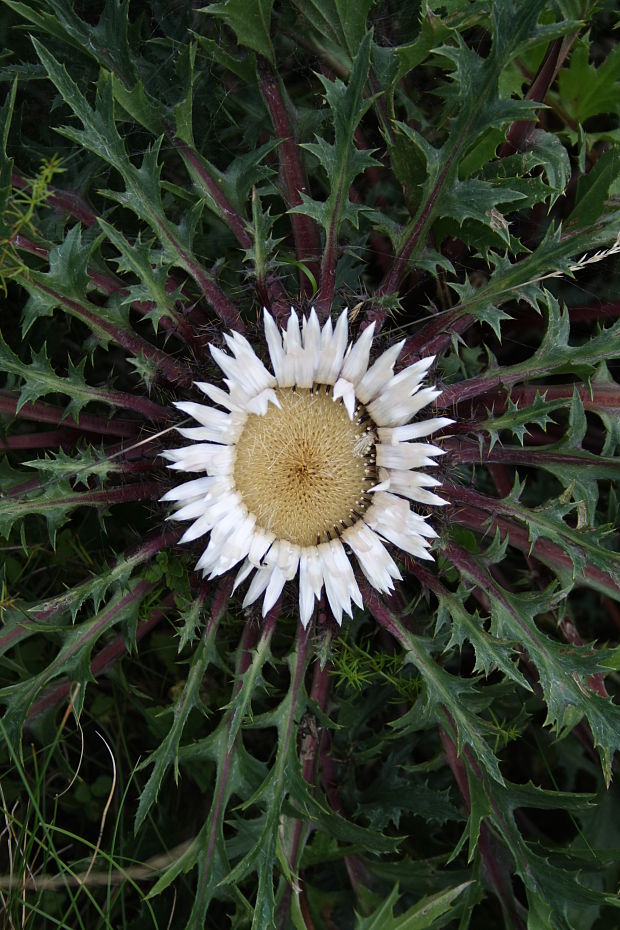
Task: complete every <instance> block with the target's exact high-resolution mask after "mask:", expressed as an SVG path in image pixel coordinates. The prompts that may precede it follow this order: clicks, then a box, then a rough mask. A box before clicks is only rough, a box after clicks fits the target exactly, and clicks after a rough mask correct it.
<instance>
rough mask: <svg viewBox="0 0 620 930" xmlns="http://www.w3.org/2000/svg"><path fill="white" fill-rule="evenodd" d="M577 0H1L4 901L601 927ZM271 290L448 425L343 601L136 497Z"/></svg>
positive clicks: (598, 418) (603, 741)
mask: <svg viewBox="0 0 620 930" xmlns="http://www.w3.org/2000/svg"><path fill="white" fill-rule="evenodd" d="M611 14H612V7H611V4H607V5H605V4H599V5H596V8H595V6H593V5H592V4H590V3H587V2H574V3H567V2H560V0H558V2H554V3H552V2H544V0H523V2H516V0H515V2H511V0H496V2H494V3H487V2H481V0H472V2H468V3H465V2H463V0H459V2H456V3H455V2H443V3H434V2H429V3H425V4H406V3H403V2H401V0H394V2H390V0H381V2H374V3H373V2H372V0H364V2H360V3H358V4H345V3H342V2H340V0H313V2H301V0H285V2H282V3H280V4H274V3H273V0H243V2H241V0H223V2H218V3H212V4H210V5H209V6H206V7H204V8H202V9H198V8H194V9H191V8H190V5H186V4H164V3H160V2H157V0H152V2H148V0H144V2H138V0H136V2H128V0H106V2H105V3H103V2H97V3H94V4H80V3H78V4H71V3H69V2H68V0H27V2H17V0H5V2H4V4H3V7H2V10H1V11H0V23H1V26H2V35H3V38H4V52H3V57H2V62H1V64H2V69H1V71H0V74H1V76H2V79H3V101H4V102H3V107H2V124H1V125H2V137H1V142H2V154H1V161H0V216H1V230H0V236H1V237H2V245H1V265H0V271H1V273H2V281H3V284H4V299H3V305H2V310H1V322H2V336H1V341H0V364H1V367H2V370H3V373H4V382H3V385H2V389H1V390H0V417H1V419H0V423H1V425H2V438H1V440H0V442H1V446H2V450H3V463H2V466H1V468H2V471H1V479H0V480H1V485H2V493H1V497H0V532H1V533H2V536H3V539H4V542H3V544H2V552H3V560H2V563H3V564H2V571H3V587H2V600H1V602H0V604H1V611H2V620H3V627H2V632H1V635H0V647H1V649H2V654H3V657H4V658H3V671H2V678H3V681H2V687H1V690H0V700H1V701H2V705H3V707H4V717H3V720H2V734H3V746H2V766H3V770H4V774H3V779H2V806H3V809H4V824H5V829H4V831H3V839H2V842H3V859H2V862H3V867H2V869H3V875H2V876H0V879H1V880H0V886H1V887H0V891H1V893H2V896H3V905H4V907H5V910H6V914H7V915H8V918H7V919H8V920H9V926H10V925H13V926H16V925H17V924H19V925H20V926H24V927H32V926H36V927H37V928H47V927H50V928H51V927H58V926H72V927H88V928H91V927H110V928H111V927H114V928H119V927H121V926H122V927H128V928H129V927H131V928H147V927H158V928H164V927H175V928H176V927H178V928H184V927H188V928H190V927H192V928H198V927H200V928H203V927H218V928H222V927H228V926H230V927H235V928H238V927H239V928H241V927H253V928H255V930H264V928H269V927H278V928H286V927H294V928H297V930H300V928H307V930H310V928H317V930H318V928H325V930H328V928H334V927H338V928H347V927H351V928H355V930H370V928H377V930H379V928H380V930H396V928H403V930H404V928H405V927H407V928H410V930H412V928H427V927H443V926H448V925H449V926H454V927H459V928H461V930H464V928H469V927H471V928H472V930H473V928H478V927H489V926H497V927H499V926H504V927H506V928H511V930H517V928H518V930H522V928H526V927H527V928H529V930H535V928H543V927H544V928H554V930H569V928H575V930H577V928H579V930H590V928H592V930H596V928H601V927H609V926H612V925H613V923H614V922H616V921H617V920H618V916H617V910H616V905H617V903H618V902H617V898H616V897H615V891H616V885H617V880H618V857H617V852H616V850H617V848H618V840H619V837H618V831H619V827H618V818H617V817H616V818H615V819H614V816H613V812H614V810H616V813H617V802H615V801H614V797H615V796H614V788H613V780H612V776H613V773H614V752H615V750H616V749H617V748H618V742H619V733H620V713H619V711H618V707H617V704H615V703H614V701H613V694H614V689H615V688H616V686H617V669H618V664H619V662H618V651H617V648H616V647H615V643H616V642H617V631H618V624H619V623H620V610H619V608H618V605H617V602H618V599H619V597H620V586H619V577H620V572H619V562H618V555H617V552H616V550H615V548H614V535H613V526H614V524H615V522H616V494H615V489H614V480H615V478H616V475H617V470H618V465H617V458H616V453H617V445H618V442H619V441H620V433H619V425H618V416H619V410H620V387H619V386H618V382H617V380H616V378H617V371H618V368H617V360H618V355H619V347H620V328H619V327H620V323H618V322H617V317H618V314H619V310H620V305H619V304H618V300H617V292H618V288H617V285H618V273H617V266H616V265H615V264H614V258H613V256H614V254H615V253H617V251H618V245H617V234H618V216H619V214H618V209H617V201H616V199H615V197H616V195H617V172H616V165H617V161H616V159H617V155H616V154H615V153H616V149H615V147H614V146H615V141H616V132H617V130H616V127H615V125H614V123H613V113H614V112H616V110H617V104H618V91H617V84H615V83H614V82H615V78H616V76H617V72H618V60H619V59H618V54H617V48H616V49H613V48H612V47H611V46H610V44H609V42H610V40H609V35H610V23H611V19H612V15H611ZM291 305H294V306H296V307H298V308H299V309H300V310H301V311H302V312H303V311H305V310H307V309H308V308H309V307H310V306H315V307H316V309H317V312H318V313H319V315H321V316H322V317H323V318H324V317H325V315H326V314H327V313H328V312H330V311H331V310H332V309H333V310H334V311H335V312H336V313H337V312H338V311H339V310H341V309H342V308H343V307H345V306H348V307H349V308H350V315H351V318H352V319H353V320H356V321H357V324H358V325H359V324H361V323H363V322H365V321H369V320H374V321H375V322H376V328H377V331H378V332H379V333H380V335H379V337H378V342H379V345H381V343H382V341H385V344H386V345H387V344H389V342H390V341H393V340H394V338H405V339H406V343H405V349H404V354H403V364H406V363H410V362H411V361H412V360H414V359H416V358H418V357H422V356H427V355H435V356H436V357H437V361H436V370H435V372H434V378H435V380H436V381H437V382H438V384H439V385H440V386H441V387H442V389H443V393H442V395H441V397H440V398H439V400H438V403H437V407H438V409H439V412H440V414H441V415H447V416H450V417H452V418H454V419H455V421H456V423H455V425H454V426H453V427H452V428H451V429H450V431H449V434H448V433H446V436H445V438H444V439H443V442H442V444H443V449H444V451H445V452H446V455H444V457H443V458H442V460H441V465H440V468H439V469H438V471H439V472H440V473H441V474H440V476H441V479H442V490H441V494H442V496H443V497H445V498H446V499H447V500H448V501H449V506H448V507H447V508H444V510H443V511H442V512H441V517H435V519H434V525H435V527H436V529H437V530H438V532H439V539H438V540H437V541H436V543H435V545H434V550H433V551H434V555H435V562H434V563H433V564H430V563H425V564H423V565H422V564H420V563H419V562H415V561H413V560H408V559H407V558H406V557H399V560H398V561H399V566H400V568H401V572H402V574H403V581H402V582H401V583H399V585H398V587H397V590H396V592H395V593H394V594H393V595H392V596H391V597H389V598H382V597H379V596H378V595H376V593H373V592H372V591H369V590H367V589H366V590H365V591H364V597H365V602H366V609H365V610H363V611H357V612H356V614H355V616H354V619H353V620H352V621H351V622H349V623H347V624H346V626H345V627H344V628H343V629H342V631H340V630H337V629H336V628H335V627H334V625H333V623H332V621H331V619H330V616H329V611H328V609H327V608H325V607H324V608H323V609H321V610H320V611H319V615H318V619H317V620H316V621H315V622H314V623H313V624H312V625H311V626H310V627H309V629H308V630H307V631H304V630H303V629H302V627H301V626H300V624H299V622H298V619H297V616H296V598H295V596H288V595H287V594H286V592H285V596H284V597H283V598H282V599H281V600H280V602H279V603H278V604H276V606H275V607H274V608H273V610H272V611H270V612H269V614H268V616H267V617H266V619H265V620H264V621H263V620H262V619H261V618H260V616H259V615H258V613H257V612H255V611H254V610H249V611H242V610H241V607H240V600H239V599H238V598H237V595H236V594H233V593H232V591H231V588H232V581H231V579H230V577H228V576H225V577H224V578H223V579H215V580H213V581H211V582H209V581H203V580H202V579H201V578H200V577H199V576H198V575H197V574H195V573H194V571H193V565H194V563H195V558H196V552H192V551H191V547H189V549H188V548H187V547H185V548H180V547H178V546H177V545H176V543H177V540H178V538H179V535H180V531H177V528H176V526H175V525H174V524H170V523H167V522H166V520H165V517H166V511H165V510H164V509H163V507H162V505H160V504H158V503H157V500H158V498H159V497H160V496H161V495H162V494H163V493H164V492H165V491H166V490H167V489H168V488H169V487H170V478H169V473H167V472H166V469H165V467H164V463H163V461H162V460H161V459H160V458H159V457H158V453H159V452H160V451H161V450H162V449H165V448H167V447H169V445H170V430H172V429H174V427H175V425H178V423H179V422H180V420H179V415H178V412H177V411H176V409H175V408H174V407H173V406H172V402H173V401H174V400H178V399H191V398H193V397H194V394H195V389H194V388H193V387H192V383H193V381H194V380H205V378H207V377H208V376H210V374H211V375H212V374H213V370H212V369H213V363H212V362H211V360H210V355H209V352H208V345H209V343H214V344H216V345H221V344H222V341H223V333H224V332H225V331H228V330H229V329H231V328H232V329H236V330H237V331H239V332H245V333H246V335H247V336H248V337H249V338H250V339H253V337H254V335H255V334H256V332H257V326H258V323H259V322H260V311H261V308H262V307H263V306H267V307H268V308H269V309H270V310H271V312H272V313H273V314H274V316H275V317H276V318H277V319H279V320H281V321H282V320H284V319H285V317H286V316H287V315H288V312H289V308H290V306H291ZM362 582H363V579H360V584H362ZM96 734H99V736H100V737H101V739H99V738H98V737H97V735H96ZM614 804H616V807H614ZM11 922H12V924H11Z"/></svg>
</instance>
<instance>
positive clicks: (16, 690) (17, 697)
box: [0, 581, 151, 742]
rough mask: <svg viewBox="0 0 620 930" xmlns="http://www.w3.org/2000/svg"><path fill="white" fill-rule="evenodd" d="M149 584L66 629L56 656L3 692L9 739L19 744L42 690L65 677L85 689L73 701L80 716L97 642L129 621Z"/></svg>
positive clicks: (140, 583) (138, 584)
mask: <svg viewBox="0 0 620 930" xmlns="http://www.w3.org/2000/svg"><path fill="white" fill-rule="evenodd" d="M150 588H151V585H150V584H149V583H148V582H144V581H138V582H133V583H132V584H131V585H130V591H129V592H128V593H126V594H118V595H116V596H115V597H114V598H113V599H112V600H111V601H110V603H109V604H108V605H107V606H106V607H105V608H104V609H103V610H102V611H101V612H100V613H98V614H95V616H93V617H92V618H91V619H90V620H86V621H85V622H84V623H80V624H78V625H76V626H73V627H70V628H68V629H66V630H64V631H63V632H62V633H61V634H60V635H61V646H60V649H59V650H58V653H57V655H56V657H55V658H54V659H53V660H52V662H50V663H49V664H48V665H47V667H46V668H45V669H44V670H43V671H42V672H40V673H39V674H38V675H34V676H33V677H31V678H26V679H25V680H23V681H19V682H17V683H16V684H13V685H8V686H7V687H5V688H2V689H1V690H0V702H2V703H3V704H5V705H6V713H5V717H4V723H5V727H6V730H7V733H8V734H9V736H10V737H11V738H12V739H13V740H14V741H15V742H19V740H20V739H21V736H20V733H21V728H22V726H23V723H24V721H25V719H26V715H27V713H28V710H29V708H30V706H31V705H32V703H33V701H34V700H35V699H36V698H37V696H38V695H39V694H40V692H41V691H42V689H43V688H44V687H45V686H46V685H47V684H49V683H50V682H51V681H53V680H54V679H56V678H58V677H59V676H61V675H63V676H65V677H67V678H69V679H71V680H73V681H75V682H79V683H80V685H81V686H82V687H81V688H80V691H79V695H78V696H77V697H76V700H75V702H74V708H75V712H76V713H77V714H78V715H79V713H80V710H81V708H82V706H83V703H84V691H85V686H86V684H87V682H88V681H89V680H90V677H91V675H90V657H91V653H92V650H93V648H94V647H95V644H96V643H97V641H98V640H99V639H100V638H101V637H102V636H103V635H104V634H105V633H106V632H107V631H108V630H109V629H111V628H112V627H114V626H116V625H117V624H118V623H121V622H125V623H127V622H129V621H130V620H131V619H132V618H133V617H134V616H135V615H136V614H137V611H138V609H139V607H140V602H141V600H142V598H143V597H144V596H145V595H146V593H147V592H148V590H150Z"/></svg>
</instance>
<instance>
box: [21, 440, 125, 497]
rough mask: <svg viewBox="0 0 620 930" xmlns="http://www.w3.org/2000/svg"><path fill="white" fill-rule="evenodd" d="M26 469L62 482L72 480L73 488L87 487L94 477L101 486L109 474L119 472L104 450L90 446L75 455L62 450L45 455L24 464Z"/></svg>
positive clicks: (118, 466) (116, 465)
mask: <svg viewBox="0 0 620 930" xmlns="http://www.w3.org/2000/svg"><path fill="white" fill-rule="evenodd" d="M24 465H26V466H28V468H33V469H35V470H36V471H39V472H42V473H43V475H44V476H45V477H47V476H48V475H49V476H51V477H53V478H57V479H58V480H62V479H63V478H69V479H72V481H73V483H74V484H75V486H79V485H80V484H82V485H84V487H88V486H89V479H90V478H92V477H93V476H96V478H97V483H98V484H100V485H103V484H104V482H105V479H106V478H107V476H108V475H109V474H111V473H112V472H115V471H119V469H120V465H119V464H118V463H117V462H115V461H112V460H111V459H109V458H108V456H107V455H106V453H105V451H104V450H99V451H98V450H96V449H94V448H93V447H92V446H88V447H87V448H85V449H81V450H80V451H79V452H78V453H77V454H76V455H68V454H67V453H66V452H63V451H62V449H61V450H59V451H58V452H51V453H49V454H48V453H46V454H45V455H44V456H43V457H42V458H38V459H32V460H31V461H29V462H24Z"/></svg>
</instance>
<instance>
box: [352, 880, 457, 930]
mask: <svg viewBox="0 0 620 930" xmlns="http://www.w3.org/2000/svg"><path fill="white" fill-rule="evenodd" d="M470 885H471V882H463V884H462V885H456V886H455V887H453V888H446V889H444V890H443V891H439V892H437V894H434V895H428V896H427V897H424V898H422V899H421V900H420V901H418V902H417V904H414V905H413V907H410V908H408V909H407V910H406V911H405V912H404V913H401V914H399V915H398V917H395V916H394V905H395V904H396V903H397V901H398V885H397V886H396V887H395V888H393V889H392V892H391V894H390V896H389V897H388V898H386V900H385V901H384V902H383V904H382V905H381V906H380V907H379V908H378V909H377V910H376V911H375V912H374V914H372V915H371V916H370V917H364V918H362V917H359V916H358V918H357V921H356V923H355V930H428V928H430V927H441V926H444V924H445V915H446V913H448V912H450V911H452V910H453V908H452V903H453V902H454V901H455V900H456V899H457V898H458V897H459V895H461V894H462V893H463V892H464V891H465V889H466V888H469V887H470Z"/></svg>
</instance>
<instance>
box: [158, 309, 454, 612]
mask: <svg viewBox="0 0 620 930" xmlns="http://www.w3.org/2000/svg"><path fill="white" fill-rule="evenodd" d="M264 315H265V336H266V339H267V346H268V349H269V355H270V358H271V364H272V367H273V374H272V373H271V372H270V371H269V370H268V369H267V368H266V367H265V366H264V365H263V363H262V362H261V361H260V359H259V358H258V357H257V355H256V354H255V352H254V350H253V349H252V347H251V345H250V344H249V342H248V341H247V339H245V338H244V337H243V336H241V335H239V333H236V332H233V333H231V334H230V335H226V336H225V337H224V338H225V340H226V343H227V346H228V348H229V349H230V351H231V352H232V355H227V354H226V353H225V352H223V351H222V350H221V349H218V348H215V347H214V346H211V347H210V348H211V354H212V356H213V358H214V360H215V361H216V362H217V364H218V365H219V366H220V368H221V369H222V371H223V372H224V375H225V378H224V382H225V384H226V385H227V387H228V392H226V391H224V390H223V389H222V388H219V387H216V386H215V385H213V384H206V383H197V387H198V388H199V389H200V390H201V391H203V392H204V393H205V394H206V395H207V397H208V398H209V399H210V401H212V402H213V403H214V404H217V405H218V407H214V406H210V405H206V404H197V403H189V402H180V403H177V404H176V406H177V407H178V408H179V409H180V410H182V411H183V412H184V413H187V414H189V415H190V416H192V417H193V418H194V419H195V420H196V421H197V422H198V423H199V424H200V425H199V426H195V427H191V428H189V429H179V432H180V433H181V435H182V436H184V437H185V438H186V439H191V440H193V441H192V443H190V445H187V446H184V447H183V448H181V449H172V450H170V451H169V452H165V453H163V455H164V457H165V458H167V459H168V460H169V461H171V462H172V464H171V465H169V468H172V469H174V470H178V471H184V472H203V473H206V475H205V477H201V478H197V479H195V480H193V481H189V482H187V483H185V484H182V485H180V486H179V487H177V488H174V489H173V490H171V491H168V493H167V494H165V495H164V497H163V498H162V500H165V501H176V502H177V509H176V511H175V512H174V513H173V514H172V517H171V518H172V519H175V520H191V521H192V523H191V525H190V526H189V528H188V529H187V531H186V532H185V534H184V535H183V536H182V538H181V542H189V541H191V540H194V539H198V538H199V537H201V536H204V535H205V534H207V533H210V537H209V542H208V545H207V547H206V548H205V550H204V552H203V553H202V555H201V557H200V559H199V560H198V563H197V565H196V568H197V569H201V570H202V572H203V575H208V576H209V578H213V577H215V576H216V575H221V574H222V573H224V572H227V571H228V570H229V569H230V568H232V567H233V566H234V565H236V564H237V563H238V562H242V565H241V567H240V569H239V572H238V574H237V578H236V580H235V587H237V586H238V585H240V584H241V583H242V582H243V581H245V579H246V578H247V577H248V576H249V575H250V574H251V573H252V572H254V575H253V577H252V580H251V582H250V585H249V588H248V590H247V593H246V595H245V599H244V601H243V605H244V606H247V605H248V604H251V603H253V602H254V601H255V600H256V599H257V598H258V597H260V596H261V594H263V592H264V596H263V615H265V614H266V613H267V611H268V610H270V608H271V607H272V606H273V605H274V604H275V602H276V601H277V599H278V598H279V596H280V594H281V592H282V589H283V587H284V585H285V584H286V582H287V581H291V580H292V579H293V578H295V577H296V575H297V574H298V573H299V615H300V619H301V622H302V624H303V625H304V627H305V626H307V624H308V623H309V621H310V618H311V616H312V613H313V610H314V603H315V600H317V599H318V598H319V597H320V595H321V591H322V589H323V587H325V592H326V595H327V599H328V601H329V604H330V607H331V609H332V612H333V615H334V617H335V619H336V620H337V622H338V623H341V622H342V614H343V611H344V612H345V613H347V614H349V615H351V602H353V603H355V604H357V605H358V606H360V607H361V606H362V596H361V594H360V590H359V587H358V585H357V582H356V580H355V575H354V573H353V568H352V566H351V561H350V555H349V550H350V552H352V553H353V554H354V555H355V558H356V559H357V561H358V563H359V566H360V568H361V570H362V572H363V573H364V575H365V576H366V578H367V579H368V581H369V582H370V584H371V585H373V587H375V588H376V589H377V590H378V591H381V592H386V593H389V592H390V591H392V590H393V588H394V579H400V577H401V575H400V572H399V570H398V568H397V566H396V563H395V562H394V560H393V558H392V556H391V555H390V553H389V551H388V548H387V545H386V543H391V544H393V545H394V546H396V547H398V548H400V549H402V550H403V551H404V552H407V553H409V554H410V555H413V556H416V557H417V558H420V559H430V558H432V556H431V555H430V554H429V552H428V549H429V546H430V543H429V540H430V539H432V538H433V537H435V536H436V535H437V534H436V533H435V531H434V530H433V529H432V528H431V527H430V526H429V525H428V524H427V522H426V517H424V516H421V515H420V514H418V513H414V512H413V511H412V510H411V508H410V504H409V501H415V502H416V503H420V504H425V505H434V506H440V505H442V504H444V503H445V501H443V500H442V499H441V498H440V497H438V496H437V495H436V494H435V493H434V492H433V491H431V490H429V488H432V487H434V486H436V485H438V484H439V481H437V480H436V479H435V478H432V477H430V476H429V475H428V474H426V473H425V472H423V471H420V469H421V468H426V467H427V466H433V465H435V464H436V463H435V457H436V456H438V455H441V454H442V450H441V449H439V448H438V447H437V446H434V445H430V444H429V443H427V442H418V441H417V440H419V439H422V438H424V437H427V436H429V435H430V434H431V433H433V432H434V431H436V430H439V429H441V428H442V427H444V426H447V425H448V424H450V423H452V422H453V421H452V420H450V419H448V418H446V417H435V418H433V419H429V420H420V419H416V420H415V421H414V422H410V421H411V420H412V419H413V418H414V417H416V416H417V415H418V414H419V413H420V411H421V410H422V409H423V408H424V407H426V406H427V405H428V404H430V403H431V402H432V401H433V400H435V399H436V398H437V396H438V395H439V393H440V392H439V391H437V390H435V389H434V388H430V387H425V388H422V389H421V385H422V382H423V380H424V377H425V375H426V372H427V371H428V369H429V367H430V365H431V364H432V362H433V358H425V359H422V360H420V361H418V362H416V363H415V364H414V365H410V366H409V367H407V368H405V369H403V370H402V371H400V372H399V373H398V374H394V363H395V362H396V359H397V358H398V355H399V354H400V351H401V349H402V347H403V342H399V343H398V344H397V345H394V346H392V347H391V348H389V349H388V350H387V351H386V352H384V353H383V354H382V355H380V356H379V358H378V359H377V360H376V361H375V362H374V364H373V365H371V366H370V367H369V359H370V349H371V345H372V339H373V331H374V323H373V324H372V325H371V326H369V327H368V328H367V329H365V330H364V331H363V332H362V334H361V335H360V337H359V339H358V340H357V341H356V342H355V343H352V344H351V345H349V347H348V348H347V342H348V333H347V327H348V321H347V313H346V311H345V312H344V313H342V314H341V315H340V317H339V318H338V322H337V323H336V325H335V327H334V326H332V321H331V319H328V320H327V322H326V323H325V324H324V326H323V327H322V328H321V326H320V323H319V320H318V317H317V315H316V312H315V311H314V309H313V310H312V311H311V313H310V316H309V317H308V318H307V319H306V317H305V316H304V317H303V319H302V324H301V327H300V324H299V318H298V316H297V314H296V313H295V311H294V310H291V315H290V317H289V320H288V325H287V327H286V330H283V331H282V332H280V331H279V329H278V327H277V326H276V324H275V322H274V320H273V318H272V317H271V315H270V314H269V313H268V312H267V310H265V314H264ZM218 408H224V409H218Z"/></svg>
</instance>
